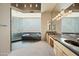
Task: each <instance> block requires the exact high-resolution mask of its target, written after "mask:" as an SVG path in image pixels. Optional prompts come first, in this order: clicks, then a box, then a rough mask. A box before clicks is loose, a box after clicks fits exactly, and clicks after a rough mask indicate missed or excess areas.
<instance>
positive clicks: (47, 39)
mask: <svg viewBox="0 0 79 59" xmlns="http://www.w3.org/2000/svg"><path fill="white" fill-rule="evenodd" d="M53 40H54V39H53V38H52V37H51V35H49V34H48V33H47V34H46V41H47V42H48V44H50V45H51V46H52V47H53V46H54V43H53Z"/></svg>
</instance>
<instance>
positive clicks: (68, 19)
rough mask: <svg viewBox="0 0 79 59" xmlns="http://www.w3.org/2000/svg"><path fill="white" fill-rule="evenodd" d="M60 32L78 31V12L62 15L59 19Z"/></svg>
mask: <svg viewBox="0 0 79 59" xmlns="http://www.w3.org/2000/svg"><path fill="white" fill-rule="evenodd" d="M61 32H62V33H79V12H72V13H71V14H69V15H67V16H64V17H63V18H62V21H61Z"/></svg>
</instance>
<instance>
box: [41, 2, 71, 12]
mask: <svg viewBox="0 0 79 59" xmlns="http://www.w3.org/2000/svg"><path fill="white" fill-rule="evenodd" d="M71 4H72V3H42V4H41V12H45V11H50V12H51V11H59V12H60V11H61V10H64V9H66V8H68V7H69V6H70V5H71Z"/></svg>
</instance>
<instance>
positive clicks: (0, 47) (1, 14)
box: [0, 3, 10, 55]
mask: <svg viewBox="0 0 79 59" xmlns="http://www.w3.org/2000/svg"><path fill="white" fill-rule="evenodd" d="M9 52H10V4H7V3H0V55H8V53H9Z"/></svg>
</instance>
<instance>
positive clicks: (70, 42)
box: [64, 40, 79, 47]
mask: <svg viewBox="0 0 79 59" xmlns="http://www.w3.org/2000/svg"><path fill="white" fill-rule="evenodd" d="M64 41H65V42H66V43H68V44H71V45H74V46H77V47H79V42H76V41H73V40H64Z"/></svg>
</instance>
